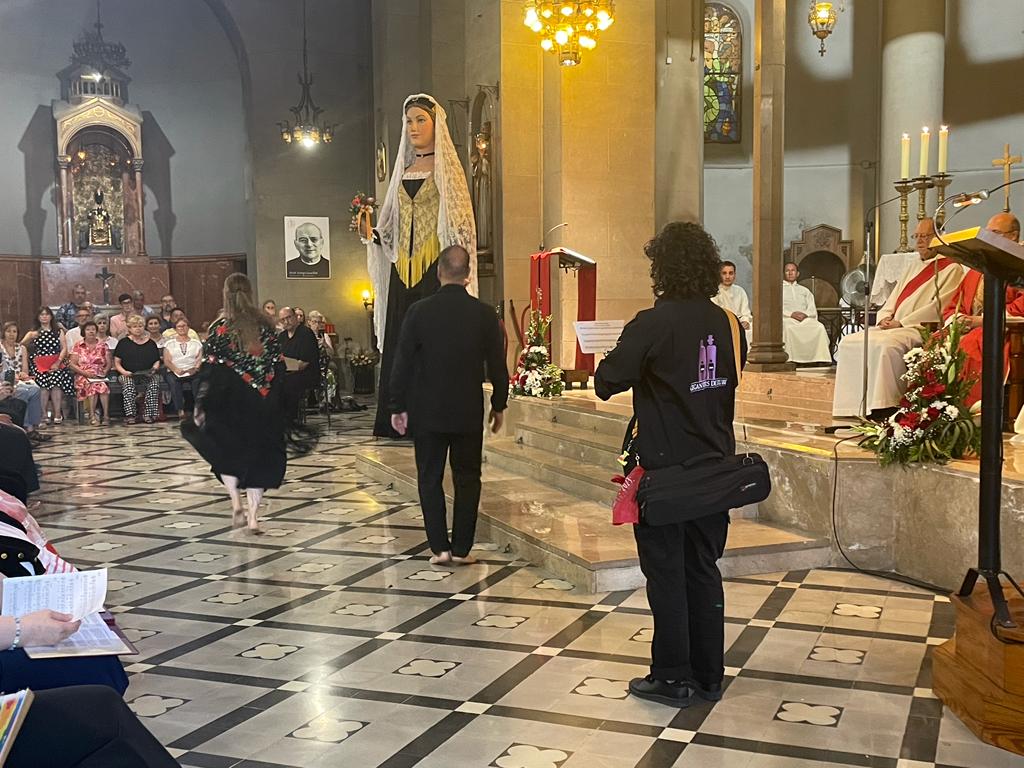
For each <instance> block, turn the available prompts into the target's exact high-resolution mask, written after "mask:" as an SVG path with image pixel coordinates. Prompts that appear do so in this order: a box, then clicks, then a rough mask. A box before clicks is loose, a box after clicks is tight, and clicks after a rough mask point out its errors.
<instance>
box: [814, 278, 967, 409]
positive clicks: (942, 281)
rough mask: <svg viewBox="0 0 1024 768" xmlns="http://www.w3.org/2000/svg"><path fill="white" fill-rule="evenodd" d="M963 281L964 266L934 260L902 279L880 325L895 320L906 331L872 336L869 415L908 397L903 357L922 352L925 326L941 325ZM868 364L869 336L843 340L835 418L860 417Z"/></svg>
mask: <svg viewBox="0 0 1024 768" xmlns="http://www.w3.org/2000/svg"><path fill="white" fill-rule="evenodd" d="M940 267H941V268H940ZM922 273H924V274H927V275H928V276H929V278H928V279H927V280H924V281H923V282H921V283H920V284H919V285H918V286H917V289H916V290H914V291H913V292H912V293H911V294H910V295H908V296H906V297H905V298H904V299H903V300H902V301H900V297H901V296H902V294H903V291H904V288H906V287H907V284H908V283H911V282H912V281H914V279H915V278H916V277H917V276H918V275H919V274H922ZM936 273H937V274H936ZM963 275H964V272H963V269H962V268H961V267H960V265H959V264H956V263H955V262H952V261H950V260H949V259H940V258H933V259H929V260H928V261H925V262H918V263H916V264H914V265H913V266H911V268H909V269H908V270H907V271H906V273H904V275H903V277H902V278H900V281H899V282H898V283H897V284H896V287H895V288H894V289H893V292H892V293H891V294H889V298H888V299H886V301H885V304H884V305H883V306H882V308H881V309H880V310H878V317H877V322H879V323H880V322H882V321H883V320H889V319H892V320H896V321H898V322H899V323H900V325H901V327H899V328H889V329H887V330H882V329H881V328H877V327H876V328H872V329H871V332H870V334H869V336H868V391H867V410H868V411H873V410H877V409H879V408H894V407H896V406H897V405H899V402H900V398H901V397H902V396H903V393H904V391H906V385H905V383H904V381H903V378H902V377H903V374H905V373H906V372H907V366H906V364H905V363H904V362H903V355H905V354H906V353H907V352H909V351H910V350H911V349H913V348H914V347H919V346H921V324H922V323H926V322H941V320H942V309H943V307H945V306H946V304H948V303H949V300H950V299H951V298H952V296H953V294H954V293H955V292H956V289H957V287H958V286H959V285H960V281H961V280H962V279H963ZM936 293H938V296H936ZM863 361H864V332H863V331H860V332H858V333H851V334H850V335H849V336H844V337H843V340H842V341H840V342H839V349H837V350H836V388H835V395H834V397H833V400H832V415H833V416H855V415H858V414H859V413H860V402H861V392H862V389H863V376H864V374H863V371H864V362H863Z"/></svg>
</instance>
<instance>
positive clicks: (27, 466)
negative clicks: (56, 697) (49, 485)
mask: <svg viewBox="0 0 1024 768" xmlns="http://www.w3.org/2000/svg"><path fill="white" fill-rule="evenodd" d="M0 386H2V387H4V388H6V387H7V386H8V384H7V383H6V382H4V384H3V385H0ZM0 487H3V488H8V487H10V488H11V490H10V491H9V492H11V493H14V494H15V495H16V496H17V497H18V498H20V499H22V501H25V500H27V499H28V495H29V494H30V493H35V492H36V491H38V490H39V471H38V469H37V468H36V462H35V458H34V456H33V453H32V441H31V440H29V437H28V433H26V432H25V430H24V429H22V428H21V427H19V426H18V425H17V423H15V421H14V419H13V418H12V417H11V416H10V415H9V414H7V413H0ZM3 647H4V646H0V648H3ZM3 658H4V657H3V652H2V651H0V679H2V677H3V672H4V666H3ZM0 690H3V691H9V690H11V689H10V688H0Z"/></svg>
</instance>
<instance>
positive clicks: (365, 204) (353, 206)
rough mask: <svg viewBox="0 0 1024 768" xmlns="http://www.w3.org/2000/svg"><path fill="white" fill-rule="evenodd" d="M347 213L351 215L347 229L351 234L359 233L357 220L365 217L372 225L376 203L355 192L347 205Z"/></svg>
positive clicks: (361, 193)
mask: <svg viewBox="0 0 1024 768" xmlns="http://www.w3.org/2000/svg"><path fill="white" fill-rule="evenodd" d="M348 212H349V213H350V214H351V215H352V220H351V221H349V224H348V228H349V230H350V231H352V232H359V220H360V219H361V218H362V217H364V216H366V217H367V218H369V220H370V224H371V226H372V225H373V215H374V214H375V213H376V212H377V201H376V199H375V198H373V197H371V196H370V195H367V194H364V193H363V192H356V193H355V195H353V197H352V202H351V203H350V204H349V207H348Z"/></svg>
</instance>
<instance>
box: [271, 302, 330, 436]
mask: <svg viewBox="0 0 1024 768" xmlns="http://www.w3.org/2000/svg"><path fill="white" fill-rule="evenodd" d="M277 317H278V321H279V323H280V325H281V327H282V329H283V330H282V331H281V333H279V334H278V343H279V344H280V345H281V354H282V355H284V362H285V365H286V368H287V370H286V373H285V376H284V407H285V413H287V414H288V418H290V419H293V420H294V419H296V418H297V417H298V413H299V408H300V407H301V405H302V401H303V399H304V398H305V396H306V393H307V392H309V391H310V390H315V389H316V388H317V387H318V386H320V348H319V345H318V344H317V341H316V336H315V335H313V332H312V331H311V330H309V328H307V327H306V326H305V325H299V319H298V317H296V315H295V310H293V309H292V308H291V307H281V310H280V311H279V312H278V313H277Z"/></svg>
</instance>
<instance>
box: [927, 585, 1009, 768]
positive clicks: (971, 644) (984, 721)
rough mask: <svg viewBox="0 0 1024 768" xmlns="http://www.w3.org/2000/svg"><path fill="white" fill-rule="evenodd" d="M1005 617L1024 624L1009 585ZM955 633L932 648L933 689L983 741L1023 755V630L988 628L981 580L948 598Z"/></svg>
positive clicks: (988, 604) (987, 599) (989, 615)
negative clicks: (967, 592) (996, 633)
mask: <svg viewBox="0 0 1024 768" xmlns="http://www.w3.org/2000/svg"><path fill="white" fill-rule="evenodd" d="M1005 594H1006V599H1007V602H1008V603H1009V607H1010V615H1011V616H1013V619H1014V621H1015V622H1017V624H1018V625H1019V626H1020V627H1024V598H1021V596H1020V595H1018V594H1017V593H1016V592H1015V591H1012V589H1008V591H1006V593H1005ZM952 602H953V606H954V607H955V609H956V634H954V635H953V638H952V639H951V640H949V641H948V642H946V643H944V644H943V645H940V646H939V647H937V648H936V649H935V655H934V658H933V660H932V664H933V683H932V689H933V690H934V692H935V695H936V696H938V697H939V699H941V700H942V703H943V704H945V705H946V706H947V707H949V708H950V709H951V710H952V711H953V713H954V714H955V715H956V716H957V717H959V718H960V719H961V720H962V721H963V723H964V725H966V726H967V727H968V728H970V729H971V731H973V732H974V734H975V735H976V736H977V737H978V738H979V739H981V740H982V741H984V742H986V743H988V744H992V745H993V746H996V747H1000V748H1002V749H1006V750H1009V751H1010V752H1016V753H1017V754H1020V755H1024V629H1012V630H1005V629H1000V630H999V632H1000V637H1002V638H1003V640H1004V641H1005V642H1000V640H998V639H997V638H996V637H995V636H993V634H992V631H991V628H990V627H991V622H992V613H993V612H992V600H991V598H990V597H989V594H988V589H987V587H986V586H985V583H984V582H983V581H981V582H979V583H978V586H977V587H976V588H975V590H974V592H973V594H971V596H970V597H966V598H961V597H957V596H954V597H953V598H952Z"/></svg>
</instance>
